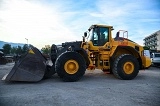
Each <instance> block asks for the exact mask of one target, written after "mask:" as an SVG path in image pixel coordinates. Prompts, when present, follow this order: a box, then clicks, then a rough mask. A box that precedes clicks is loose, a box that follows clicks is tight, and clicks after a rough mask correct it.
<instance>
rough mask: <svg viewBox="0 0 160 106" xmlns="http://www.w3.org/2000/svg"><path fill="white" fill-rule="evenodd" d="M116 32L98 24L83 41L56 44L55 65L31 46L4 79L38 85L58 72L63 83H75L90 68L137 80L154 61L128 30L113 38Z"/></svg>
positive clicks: (86, 33)
mask: <svg viewBox="0 0 160 106" xmlns="http://www.w3.org/2000/svg"><path fill="white" fill-rule="evenodd" d="M112 30H113V27H112V26H107V25H99V24H96V25H92V26H91V27H90V28H89V29H88V31H87V32H85V33H84V36H83V40H82V41H75V42H65V43H62V45H55V44H53V45H52V47H51V60H52V63H53V65H52V66H49V65H48V64H47V60H46V59H45V57H43V55H42V54H41V53H40V52H39V51H38V49H37V48H35V47H33V46H31V47H30V49H29V51H28V53H27V54H26V55H25V56H24V57H22V58H21V59H20V60H19V61H18V62H17V63H16V64H15V65H14V67H13V69H12V70H11V72H10V73H9V74H8V75H6V76H5V77H4V80H6V81H31V82H36V81H40V80H41V79H43V78H48V77H51V76H52V75H53V74H54V73H57V74H58V76H59V77H60V78H61V79H62V80H63V81H70V82H72V81H77V80H79V79H80V78H81V77H82V76H83V75H84V74H85V71H86V69H88V70H94V69H100V70H102V71H104V72H109V73H113V74H114V76H115V77H117V78H119V79H123V80H131V79H134V78H135V77H136V76H137V75H138V73H139V70H140V69H145V68H148V67H149V66H150V65H151V60H150V58H149V57H146V56H145V55H144V49H143V47H142V46H140V45H138V44H137V43H135V42H133V41H131V40H129V39H128V32H127V31H124V30H119V31H118V32H117V34H116V37H115V38H112ZM120 35H122V36H121V37H120Z"/></svg>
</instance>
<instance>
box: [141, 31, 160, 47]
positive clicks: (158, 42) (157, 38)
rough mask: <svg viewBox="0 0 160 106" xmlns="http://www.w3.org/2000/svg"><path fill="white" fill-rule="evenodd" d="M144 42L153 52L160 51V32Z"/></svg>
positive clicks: (148, 37)
mask: <svg viewBox="0 0 160 106" xmlns="http://www.w3.org/2000/svg"><path fill="white" fill-rule="evenodd" d="M143 40H144V45H145V46H147V47H149V48H150V49H151V50H160V30H159V31H157V32H155V33H153V34H151V35H149V36H147V37H145V38H144V39H143Z"/></svg>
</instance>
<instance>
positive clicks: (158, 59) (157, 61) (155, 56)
mask: <svg viewBox="0 0 160 106" xmlns="http://www.w3.org/2000/svg"><path fill="white" fill-rule="evenodd" d="M151 61H152V64H153V65H156V66H160V53H152V54H151Z"/></svg>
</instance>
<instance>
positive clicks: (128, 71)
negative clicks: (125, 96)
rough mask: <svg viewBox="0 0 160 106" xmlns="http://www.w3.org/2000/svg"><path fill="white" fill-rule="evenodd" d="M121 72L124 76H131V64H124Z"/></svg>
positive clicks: (132, 69) (132, 68)
mask: <svg viewBox="0 0 160 106" xmlns="http://www.w3.org/2000/svg"><path fill="white" fill-rule="evenodd" d="M123 70H124V72H125V73H126V74H131V73H132V72H133V71H134V64H133V63H132V62H126V63H125V64H124V66H123Z"/></svg>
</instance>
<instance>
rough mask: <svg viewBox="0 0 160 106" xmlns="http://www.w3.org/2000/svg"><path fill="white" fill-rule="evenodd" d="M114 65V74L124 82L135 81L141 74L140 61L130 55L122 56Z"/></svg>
mask: <svg viewBox="0 0 160 106" xmlns="http://www.w3.org/2000/svg"><path fill="white" fill-rule="evenodd" d="M113 65H114V66H113V74H114V75H115V76H116V77H117V78H120V79H123V80H131V79H134V78H135V77H136V76H137V75H138V73H139V63H138V60H137V59H136V58H135V57H134V56H133V55H130V54H123V55H120V56H119V57H117V58H116V59H115V61H114V64H113Z"/></svg>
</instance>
